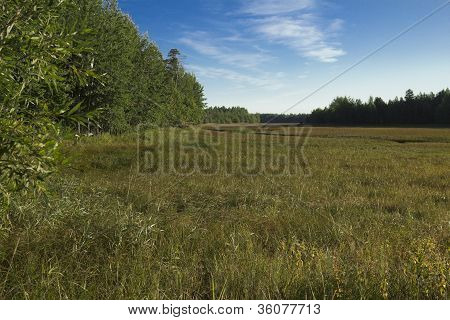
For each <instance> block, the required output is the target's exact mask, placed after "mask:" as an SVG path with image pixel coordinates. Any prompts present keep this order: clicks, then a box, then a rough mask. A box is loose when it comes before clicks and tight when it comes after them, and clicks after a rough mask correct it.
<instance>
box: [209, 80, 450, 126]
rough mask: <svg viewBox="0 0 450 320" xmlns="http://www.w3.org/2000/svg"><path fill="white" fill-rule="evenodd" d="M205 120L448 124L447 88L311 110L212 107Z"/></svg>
mask: <svg viewBox="0 0 450 320" xmlns="http://www.w3.org/2000/svg"><path fill="white" fill-rule="evenodd" d="M205 119H206V121H207V122H215V123H236V122H241V123H255V122H260V123H297V124H304V123H306V124H330V125H333V124H337V125H377V126H386V125H411V126H414V125H422V126H424V125H448V124H450V90H449V89H445V90H442V91H440V92H438V93H437V94H435V93H429V94H425V93H420V94H418V95H415V94H414V92H413V91H412V90H408V91H407V92H406V94H405V97H401V98H398V97H397V98H395V99H393V100H389V101H388V102H385V101H384V100H383V99H382V98H379V97H377V98H373V97H371V98H369V100H368V101H367V102H363V101H362V100H360V99H352V98H350V97H337V98H335V99H334V100H333V101H332V102H331V104H330V105H329V106H328V107H326V108H319V109H315V110H314V111H312V112H311V113H310V114H250V113H248V112H247V110H246V109H245V108H228V109H227V108H225V107H221V108H212V109H209V110H207V116H206V118H205Z"/></svg>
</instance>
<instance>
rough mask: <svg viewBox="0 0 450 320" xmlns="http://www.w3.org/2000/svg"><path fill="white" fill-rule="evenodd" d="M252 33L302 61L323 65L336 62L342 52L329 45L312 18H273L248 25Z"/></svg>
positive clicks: (261, 19) (338, 23)
mask: <svg viewBox="0 0 450 320" xmlns="http://www.w3.org/2000/svg"><path fill="white" fill-rule="evenodd" d="M250 23H251V25H252V26H253V30H254V31H255V32H257V33H259V34H261V35H263V36H264V38H265V39H267V40H269V41H272V42H276V43H279V44H282V45H285V46H288V47H290V48H292V49H294V50H296V51H297V52H298V53H299V54H300V55H302V56H304V57H309V58H313V59H316V60H319V61H322V62H335V61H337V58H338V57H341V56H343V55H345V51H344V50H342V49H340V48H338V47H337V46H335V45H333V44H330V43H329V41H328V39H327V35H326V33H325V32H324V31H322V30H321V28H320V26H319V25H318V24H317V23H316V22H315V18H314V16H313V15H310V14H309V15H301V16H298V17H289V16H272V17H266V18H260V19H252V20H251V21H250ZM342 23H343V22H342V21H339V22H337V20H335V21H334V23H332V25H331V26H330V28H332V29H333V30H337V28H340V27H341V25H342Z"/></svg>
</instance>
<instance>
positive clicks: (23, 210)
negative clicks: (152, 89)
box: [0, 126, 450, 299]
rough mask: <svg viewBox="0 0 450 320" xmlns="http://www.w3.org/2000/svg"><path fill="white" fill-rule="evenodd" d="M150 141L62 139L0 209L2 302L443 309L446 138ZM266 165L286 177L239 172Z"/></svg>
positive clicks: (259, 133) (307, 135) (269, 134)
mask: <svg viewBox="0 0 450 320" xmlns="http://www.w3.org/2000/svg"><path fill="white" fill-rule="evenodd" d="M192 132H193V133H194V136H195V137H202V138H200V139H196V140H195V139H194V140H192ZM148 134H149V135H150V136H152V134H153V135H155V134H156V135H158V137H160V138H161V137H162V139H163V140H165V141H166V142H167V140H170V141H168V142H174V143H173V144H170V143H166V144H164V145H163V148H166V149H164V150H163V149H162V148H161V147H160V146H159V145H154V144H151V143H148V142H147V141H146V140H145V139H144V138H143V137H141V136H139V137H138V136H137V135H136V134H128V135H121V136H110V135H107V134H104V135H101V136H98V137H89V138H88V137H84V138H82V139H81V140H80V141H79V142H77V143H74V142H66V143H65V144H64V147H63V153H64V154H66V155H68V156H69V162H68V163H65V164H61V166H60V169H59V171H58V172H57V173H56V174H54V175H53V176H52V177H51V178H50V180H49V182H48V185H47V188H48V191H47V192H46V193H45V194H41V195H37V196H35V197H31V196H27V197H25V196H18V195H17V196H14V197H13V198H12V199H11V202H10V204H6V203H4V204H3V205H2V206H0V210H1V212H0V217H1V219H2V220H1V222H0V299H448V286H449V280H450V274H449V270H450V268H449V263H450V260H449V258H450V250H449V249H450V247H449V244H450V243H449V241H450V233H449V223H450V202H449V197H450V170H449V168H450V129H438V128H436V129H427V128H417V129H411V128H345V127H342V128H328V127H315V128H312V129H311V130H309V129H308V130H306V129H305V128H301V127H289V128H284V127H278V126H270V127H259V126H250V127H247V128H236V127H234V126H228V127H227V126H221V127H219V128H216V127H214V126H203V127H197V128H191V129H154V130H153V131H149V132H148ZM138 141H139V143H138ZM268 144H270V146H269V147H270V148H262V147H261V148H258V146H267V145H268ZM229 145H233V146H236V145H237V146H239V147H233V148H229V147H227V146H229ZM249 145H251V146H256V148H247V149H246V150H247V151H246V152H245V153H242V148H243V146H249ZM302 146H303V149H302V150H303V152H302V153H301V152H300V153H299V152H298V151H299V148H301V147H302ZM293 149H295V150H294V151H296V152H294V153H292V151H293ZM261 150H269V153H267V152H264V153H263V152H262V151H261ZM148 152H149V153H150V156H156V157H157V156H158V155H160V154H163V153H164V154H168V155H171V154H178V155H181V156H186V158H187V159H188V160H186V161H185V162H183V161H182V164H180V162H177V161H175V162H173V163H175V165H174V166H175V167H170V166H168V167H167V168H166V170H160V171H157V170H154V168H153V169H152V168H150V169H149V170H147V169H148V167H147V166H146V161H148V159H147V160H146V155H147V156H148V154H147V153H148ZM198 154H204V155H205V157H203V158H202V157H200V158H192V159H194V160H195V161H194V160H192V159H191V160H192V161H191V160H189V159H190V158H189V157H188V156H189V155H198ZM211 155H212V156H211ZM243 155H244V156H245V158H243ZM286 155H292V157H291V156H289V157H286ZM208 156H210V158H208ZM299 156H301V157H302V159H300V161H299V159H298V157H299ZM263 157H269V158H270V159H272V160H273V159H274V158H275V159H282V160H281V162H282V163H283V166H284V167H288V168H289V169H290V171H289V172H285V171H283V170H277V169H275V170H272V171H270V172H268V171H264V170H263V168H262V167H260V166H258V164H257V165H253V166H252V168H251V170H249V171H247V170H242V167H243V166H244V167H245V165H246V164H245V163H247V160H248V159H250V160H252V161H253V160H255V159H256V162H257V163H259V162H258V159H261V158H263ZM169 158H170V156H169ZM169 158H158V161H161V164H162V165H164V163H165V161H171V160H170V159H169ZM208 159H209V160H211V159H212V160H213V162H212V163H211V161H208ZM283 159H284V160H283ZM283 161H284V162H283ZM177 163H179V164H180V165H183V166H184V169H183V170H181V171H177V170H176V169H177V168H176V164H177ZM202 167H207V168H203V169H205V170H202ZM138 169H139V170H138ZM171 169H175V170H171ZM291 169H295V170H291Z"/></svg>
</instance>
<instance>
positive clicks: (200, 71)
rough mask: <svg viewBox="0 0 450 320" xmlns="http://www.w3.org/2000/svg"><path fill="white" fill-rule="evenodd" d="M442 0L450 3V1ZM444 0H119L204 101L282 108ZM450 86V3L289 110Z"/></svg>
mask: <svg viewBox="0 0 450 320" xmlns="http://www.w3.org/2000/svg"><path fill="white" fill-rule="evenodd" d="M447 2H448V1H447ZM443 3H445V0H346V1H337V0H189V1H186V0H185V1H170V0H166V1H162V0H119V5H120V7H121V8H122V10H123V11H125V12H126V13H128V14H130V15H131V17H132V18H133V20H134V21H135V22H136V24H137V25H138V26H139V29H140V30H141V31H142V32H148V34H149V36H150V38H151V39H152V40H154V41H156V42H157V44H158V45H159V47H160V49H161V50H162V51H163V52H164V53H167V52H168V51H169V50H170V49H171V48H178V49H179V50H180V51H181V52H182V57H183V62H184V64H185V66H186V68H187V69H188V70H190V71H193V72H194V73H195V74H196V75H197V77H198V78H199V80H200V82H201V83H202V84H203V85H204V87H205V93H206V97H207V102H208V104H209V105H210V106H215V105H220V106H222V105H225V106H234V105H239V106H242V107H246V108H248V109H249V110H250V111H252V112H261V113H264V112H271V113H282V112H285V110H286V109H288V108H289V107H290V106H292V105H293V104H295V103H296V102H297V101H299V100H300V99H302V98H303V97H304V96H306V95H307V94H309V93H310V92H312V91H314V90H315V89H317V88H318V87H319V86H320V85H322V84H323V83H325V82H326V81H328V80H330V79H331V78H333V77H334V76H335V75H337V74H339V73H340V72H342V71H343V70H345V69H346V68H347V67H349V66H351V65H352V64H354V63H355V62H357V61H358V60H359V59H361V58H362V57H364V56H365V55H367V54H368V53H370V52H371V51H373V50H375V49H377V48H378V47H380V46H381V45H383V44H384V43H385V42H386V41H388V40H389V39H391V38H392V37H394V36H395V35H397V34H398V33H400V32H401V31H403V30H404V29H406V28H407V27H408V26H410V25H412V24H413V23H415V22H417V21H418V20H419V19H421V18H422V17H424V16H425V15H427V14H428V13H430V12H431V11H433V10H434V9H436V8H437V7H439V6H440V5H442V4H443ZM449 86H450V5H448V6H447V7H446V8H445V9H443V10H442V11H440V12H439V13H437V14H436V15H434V16H433V17H431V18H430V19H429V20H427V21H426V22H424V23H423V24H421V25H420V26H418V27H416V28H415V29H413V30H411V31H410V32H408V33H407V34H406V35H404V36H403V37H402V38H400V39H399V40H397V41H395V42H394V43H392V44H391V45H390V46H388V47H387V48H385V49H383V50H382V51H381V52H379V53H378V54H376V55H375V56H373V57H372V58H370V59H368V60H367V61H365V62H364V63H363V64H361V65H360V66H358V67H357V68H355V69H354V70H352V71H350V72H349V73H348V74H346V75H345V76H343V77H342V78H340V79H339V80H337V81H335V82H334V83H332V84H331V85H329V86H328V87H327V88H325V89H324V90H322V91H320V92H319V93H317V94H316V95H314V96H313V97H311V98H310V99H308V100H307V101H305V102H303V103H302V104H300V105H298V106H297V107H295V108H294V109H292V110H291V111H290V112H292V113H301V112H309V111H311V110H312V109H314V108H317V107H323V106H326V105H328V104H329V102H331V100H332V99H333V98H334V97H336V96H338V95H348V96H352V97H355V98H360V99H367V98H368V97H369V96H381V97H383V98H385V99H389V98H394V97H395V96H397V95H403V93H404V92H405V91H406V90H407V89H408V88H411V89H413V90H414V91H415V92H430V91H438V90H441V89H443V88H447V87H449Z"/></svg>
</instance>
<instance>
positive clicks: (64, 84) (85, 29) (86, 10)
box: [0, 0, 205, 194]
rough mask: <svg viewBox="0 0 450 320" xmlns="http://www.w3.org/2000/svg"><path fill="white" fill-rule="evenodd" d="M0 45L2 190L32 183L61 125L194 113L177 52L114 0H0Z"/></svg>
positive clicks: (50, 155) (201, 101)
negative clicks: (159, 42)
mask: <svg viewBox="0 0 450 320" xmlns="http://www.w3.org/2000/svg"><path fill="white" fill-rule="evenodd" d="M0 53H1V55H0V74H1V75H2V76H1V77H0V114H1V117H0V146H1V147H0V159H1V161H0V178H1V179H0V191H2V192H1V193H2V194H8V192H10V191H11V190H12V191H15V190H20V189H27V188H30V187H37V186H38V185H39V184H40V182H41V181H42V180H43V178H44V177H45V176H47V175H48V174H49V173H50V172H51V171H52V170H53V168H54V166H55V163H56V162H57V159H58V158H60V157H59V156H58V154H57V153H58V144H59V143H60V142H61V139H62V138H63V133H64V132H67V131H68V130H71V129H72V130H73V129H78V131H79V132H81V131H82V130H83V131H84V132H86V130H87V129H89V130H90V131H94V132H96V133H101V132H108V133H112V134H120V133H124V132H126V131H129V130H130V129H131V128H133V127H135V126H136V125H138V124H140V125H150V126H183V125H186V124H196V123H200V122H202V120H203V112H204V111H203V110H204V107H205V98H204V94H203V87H202V86H201V85H200V83H199V82H198V81H197V79H196V77H195V75H193V74H192V73H189V72H187V71H185V69H184V68H183V66H182V64H181V62H180V59H179V56H180V52H179V51H178V50H177V49H172V50H170V52H169V53H168V56H167V57H164V55H163V54H162V53H161V51H160V50H159V49H158V46H157V45H156V44H155V43H154V42H152V41H151V40H150V38H149V37H148V35H146V34H141V33H140V32H139V31H138V28H137V26H136V25H135V24H134V23H133V21H132V20H131V18H130V17H129V16H128V15H126V14H124V13H123V12H122V11H121V10H120V9H119V7H118V4H117V1H116V0H36V1H25V0H4V1H2V4H1V5H0ZM83 127H86V128H87V129H83Z"/></svg>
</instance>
